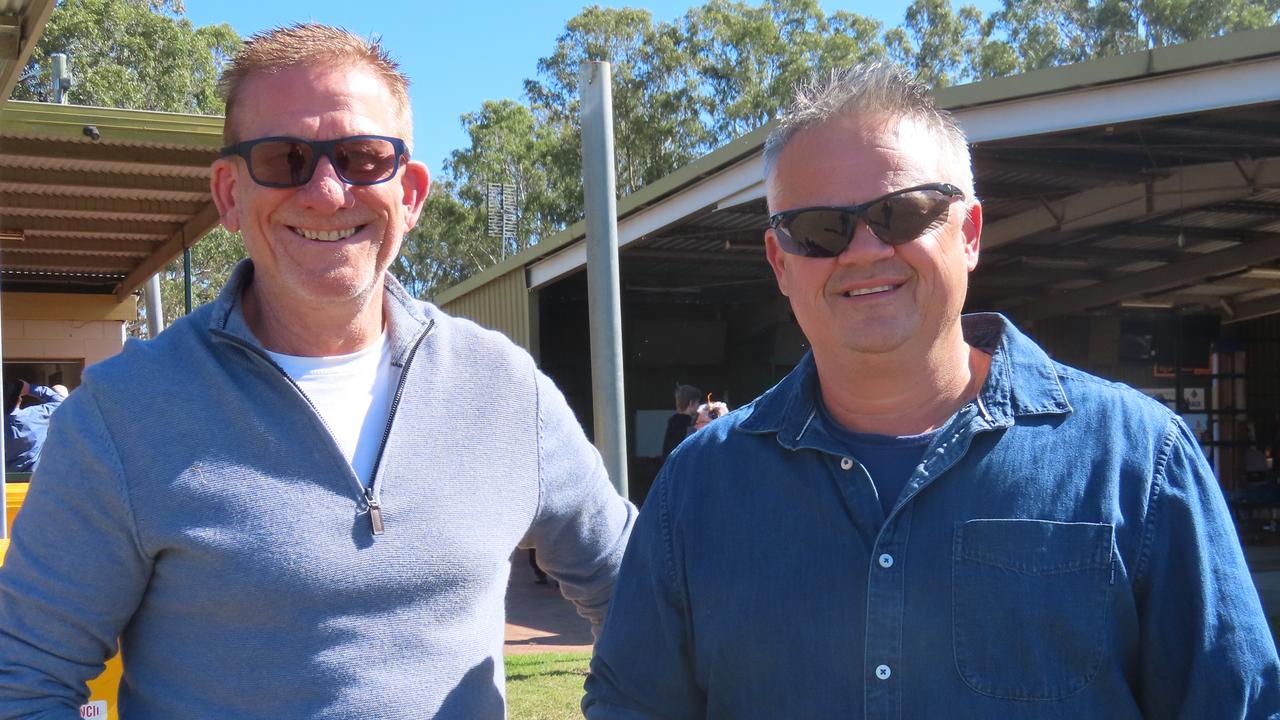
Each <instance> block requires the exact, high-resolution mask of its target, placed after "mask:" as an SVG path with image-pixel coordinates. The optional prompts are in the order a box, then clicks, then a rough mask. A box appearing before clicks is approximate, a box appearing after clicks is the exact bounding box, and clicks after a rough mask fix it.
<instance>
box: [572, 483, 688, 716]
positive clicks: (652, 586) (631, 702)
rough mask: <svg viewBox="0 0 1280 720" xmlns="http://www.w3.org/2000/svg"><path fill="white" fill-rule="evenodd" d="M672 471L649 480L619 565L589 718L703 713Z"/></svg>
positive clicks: (590, 689)
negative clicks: (678, 549)
mask: <svg viewBox="0 0 1280 720" xmlns="http://www.w3.org/2000/svg"><path fill="white" fill-rule="evenodd" d="M671 468H672V465H671V463H668V464H667V466H666V467H665V468H664V469H663V470H662V472H661V473H660V474H659V476H658V479H657V480H656V481H655V482H654V485H653V489H652V490H651V491H650V492H649V497H648V499H647V500H646V501H645V505H644V509H643V510H642V511H641V512H640V519H639V520H638V521H637V522H636V529H635V532H634V533H633V534H632V536H631V544H630V545H629V546H628V547H627V555H626V558H624V559H623V561H622V572H621V573H620V574H619V576H618V586H617V588H615V590H614V593H613V603H612V606H611V611H610V613H609V619H608V620H607V621H606V622H605V625H604V632H603V633H601V635H600V639H599V640H598V641H597V642H596V647H595V655H594V656H593V657H592V659H591V674H590V675H589V676H588V677H587V682H586V697H584V698H583V700H582V711H583V714H585V715H586V717H587V718H588V719H589V720H605V719H618V720H640V719H642V718H643V719H656V718H663V719H664V720H665V719H670V720H676V719H683V718H690V719H693V718H703V717H705V716H706V699H705V695H704V693H703V691H702V689H701V688H699V687H698V684H697V680H696V678H695V676H694V668H693V660H692V657H693V655H692V646H691V645H692V640H691V638H692V635H693V633H692V627H691V626H690V623H689V616H690V613H689V605H688V602H687V595H686V593H685V592H684V591H683V588H684V583H683V580H682V579H681V578H682V575H683V574H682V573H681V572H680V571H679V570H678V563H677V560H676V557H675V546H674V544H673V540H672V531H673V528H672V518H671V492H670V477H669V475H668V473H669V472H670V470H671Z"/></svg>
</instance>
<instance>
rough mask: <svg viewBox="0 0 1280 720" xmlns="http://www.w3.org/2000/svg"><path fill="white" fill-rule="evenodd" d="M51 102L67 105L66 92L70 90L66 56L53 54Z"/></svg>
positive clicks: (64, 54) (69, 74)
mask: <svg viewBox="0 0 1280 720" xmlns="http://www.w3.org/2000/svg"><path fill="white" fill-rule="evenodd" d="M50 57H51V58H52V59H53V101H54V102H55V103H58V104H60V105H66V104H67V90H70V89H71V73H69V72H67V54H66V53H53V54H52V55H51V56H50Z"/></svg>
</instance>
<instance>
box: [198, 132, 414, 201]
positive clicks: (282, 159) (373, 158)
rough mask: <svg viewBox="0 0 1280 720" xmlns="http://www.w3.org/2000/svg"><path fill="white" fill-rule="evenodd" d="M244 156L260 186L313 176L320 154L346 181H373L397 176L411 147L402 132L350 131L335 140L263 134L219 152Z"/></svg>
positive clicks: (288, 184)
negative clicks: (395, 135)
mask: <svg viewBox="0 0 1280 720" xmlns="http://www.w3.org/2000/svg"><path fill="white" fill-rule="evenodd" d="M230 155H236V156H239V157H242V158H244V162H245V165H246V166H248V168H249V177H251V178H253V181H254V182H256V183H258V184H259V185H262V186H264V187H270V188H291V187H299V186H301V185H306V184H307V183H309V182H311V176H312V175H313V174H314V173H315V171H316V165H317V164H318V163H319V162H320V158H321V157H327V158H329V164H331V165H333V170H334V172H336V173H337V174H338V177H340V178H342V181H343V182H345V183H348V184H350V185H377V184H378V183H381V182H386V181H388V180H390V179H391V178H393V177H395V175H396V172H398V171H399V170H400V160H401V158H403V159H404V160H405V161H406V162H407V161H408V160H409V149H408V148H407V147H405V144H404V141H403V140H401V139H400V138H393V137H385V136H383V135H352V136H351V137H344V138H338V139H337V140H303V139H301V138H296V137H264V138H258V139H256V140H245V141H244V142H239V143H236V144H235V145H229V146H227V147H224V148H222V157H228V156H230Z"/></svg>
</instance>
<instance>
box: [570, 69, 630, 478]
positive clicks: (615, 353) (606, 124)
mask: <svg viewBox="0 0 1280 720" xmlns="http://www.w3.org/2000/svg"><path fill="white" fill-rule="evenodd" d="M610 86H611V79H610V72H609V63H607V62H584V63H581V64H580V65H578V93H579V95H580V96H581V98H582V186H583V192H584V193H585V196H586V205H587V301H588V307H589V310H590V313H591V395H592V408H593V411H594V412H593V414H594V415H595V440H596V447H597V448H599V450H600V455H601V456H603V457H604V464H605V468H607V469H608V471H609V477H610V478H612V479H613V486H614V487H615V488H617V489H618V494H620V495H622V496H623V497H626V496H627V424H626V416H625V414H624V403H623V391H622V299H621V293H620V291H619V282H618V209H617V197H616V190H615V187H614V169H613V162H614V161H613V92H612V89H611V87H610Z"/></svg>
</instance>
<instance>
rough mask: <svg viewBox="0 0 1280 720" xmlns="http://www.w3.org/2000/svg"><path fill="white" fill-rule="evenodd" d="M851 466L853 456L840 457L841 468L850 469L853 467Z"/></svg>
mask: <svg viewBox="0 0 1280 720" xmlns="http://www.w3.org/2000/svg"><path fill="white" fill-rule="evenodd" d="M851 467H853V459H852V458H847V457H846V458H840V469H841V470H848V469H849V468H851Z"/></svg>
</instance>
